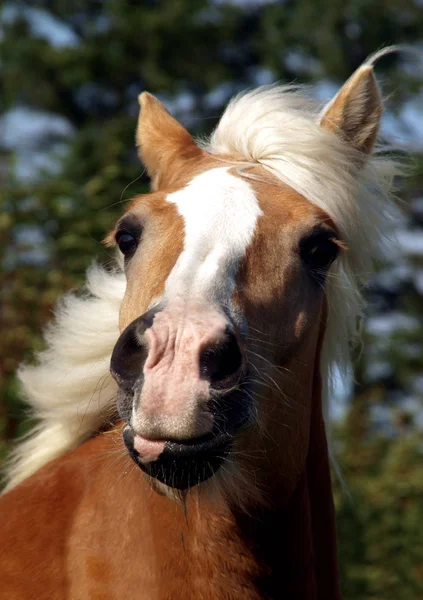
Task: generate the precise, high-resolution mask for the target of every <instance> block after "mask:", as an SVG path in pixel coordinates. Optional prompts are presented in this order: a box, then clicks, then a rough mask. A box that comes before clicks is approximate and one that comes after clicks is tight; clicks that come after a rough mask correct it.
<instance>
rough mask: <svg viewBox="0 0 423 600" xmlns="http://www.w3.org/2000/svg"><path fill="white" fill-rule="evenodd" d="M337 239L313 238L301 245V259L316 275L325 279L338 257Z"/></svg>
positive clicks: (326, 237)
mask: <svg viewBox="0 0 423 600" xmlns="http://www.w3.org/2000/svg"><path fill="white" fill-rule="evenodd" d="M338 252H339V247H338V246H337V244H336V241H335V238H333V237H328V236H327V235H325V236H312V237H311V238H310V239H308V240H306V241H305V242H303V244H302V245H301V258H302V259H303V261H304V262H305V264H306V265H307V267H308V268H309V269H310V270H311V271H312V272H313V274H314V275H316V276H318V277H320V278H324V275H325V272H326V271H327V270H328V269H329V267H330V265H331V264H332V263H333V261H334V260H335V259H336V257H337V256H338Z"/></svg>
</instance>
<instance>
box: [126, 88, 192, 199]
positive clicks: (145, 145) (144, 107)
mask: <svg viewBox="0 0 423 600" xmlns="http://www.w3.org/2000/svg"><path fill="white" fill-rule="evenodd" d="M138 101H139V103H140V114H139V118H138V127H137V134H136V143H137V147H138V155H139V157H140V159H141V160H142V162H143V163H144V166H145V168H146V169H147V172H148V174H149V176H150V178H151V183H152V188H153V189H154V190H157V189H158V188H159V187H163V186H165V185H166V184H168V183H169V181H170V178H171V173H172V171H175V165H176V168H177V163H178V162H179V161H180V160H181V159H182V160H189V159H192V158H195V157H198V156H200V155H201V154H202V150H201V149H200V148H199V147H198V146H197V144H196V143H195V142H194V140H193V138H192V137H191V135H190V134H189V133H188V131H187V130H186V129H185V128H184V127H182V125H181V124H180V123H179V122H178V121H177V120H176V119H174V118H173V117H172V115H170V114H169V112H168V111H167V110H166V108H165V107H164V106H163V104H162V103H161V102H160V101H159V100H157V98H155V97H154V96H152V95H151V94H148V93H147V92H143V93H142V94H140V96H139V97H138Z"/></svg>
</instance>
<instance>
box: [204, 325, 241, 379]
mask: <svg viewBox="0 0 423 600" xmlns="http://www.w3.org/2000/svg"><path fill="white" fill-rule="evenodd" d="M242 362H243V359H242V353H241V349H240V347H239V344H238V340H237V338H236V337H235V335H234V334H233V333H232V332H227V333H226V337H225V338H224V339H223V340H222V341H221V342H219V343H218V344H216V345H213V346H210V347H209V348H206V349H205V350H204V351H203V352H202V353H201V356H200V374H201V375H202V376H203V377H205V378H207V379H209V380H210V382H211V385H212V386H213V387H216V388H219V387H232V386H233V385H234V383H236V382H234V381H233V379H234V376H235V375H238V373H239V371H240V369H241V367H242Z"/></svg>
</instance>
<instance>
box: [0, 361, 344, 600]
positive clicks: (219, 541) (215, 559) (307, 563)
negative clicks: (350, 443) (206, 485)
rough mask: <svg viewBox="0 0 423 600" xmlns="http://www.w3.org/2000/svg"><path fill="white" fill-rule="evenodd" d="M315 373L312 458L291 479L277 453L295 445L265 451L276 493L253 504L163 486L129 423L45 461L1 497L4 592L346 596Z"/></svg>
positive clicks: (269, 491) (13, 595)
mask: <svg viewBox="0 0 423 600" xmlns="http://www.w3.org/2000/svg"><path fill="white" fill-rule="evenodd" d="M313 372H314V375H313ZM309 381H310V386H309V393H312V394H313V397H312V398H311V397H309V398H308V399H307V400H308V403H309V404H310V403H312V405H313V408H312V412H311V415H310V413H309V415H308V418H307V419H306V420H305V421H306V422H307V423H308V426H307V430H310V431H311V432H312V433H311V437H310V447H309V450H308V452H307V450H306V451H305V453H304V454H305V455H308V458H307V459H306V462H307V467H306V468H304V467H303V471H302V472H299V473H298V474H297V475H295V477H293V478H292V480H290V481H284V478H283V477H282V478H281V477H279V476H278V477H275V473H278V475H279V474H280V473H281V471H280V468H281V467H282V465H274V464H273V459H274V454H273V452H276V451H277V452H278V454H279V455H281V456H282V457H283V455H284V454H287V455H291V452H290V450H291V451H292V450H294V448H291V449H289V447H288V446H285V447H284V448H282V449H281V448H276V447H275V448H274V451H273V452H272V453H271V454H270V455H269V456H267V457H264V459H263V463H264V464H265V463H267V468H266V469H265V471H264V473H263V471H262V470H261V469H260V471H261V472H259V473H258V475H259V476H260V477H261V478H262V479H263V481H262V486H263V487H265V488H266V489H265V490H264V491H265V493H266V495H267V496H268V497H269V500H270V503H269V504H268V505H265V506H255V507H251V508H250V511H249V513H248V514H246V513H245V512H244V511H241V510H239V509H237V508H236V507H231V506H229V505H228V504H227V503H226V502H222V501H221V502H219V503H213V502H211V501H209V500H208V498H207V496H203V495H202V494H201V490H200V491H198V490H196V489H194V490H192V491H191V492H190V493H189V494H188V496H187V498H186V504H185V507H184V506H183V504H181V503H178V502H175V501H172V500H170V499H169V498H167V497H165V496H160V495H158V494H156V493H155V492H153V491H152V490H151V488H150V487H149V484H148V482H147V481H146V479H145V477H144V476H143V475H142V474H141V472H140V471H139V470H138V469H137V467H136V466H135V465H134V464H133V463H132V461H131V459H130V458H129V457H128V456H127V455H126V453H124V452H123V450H122V446H121V440H120V430H119V428H117V429H115V430H113V431H111V432H109V433H105V434H102V435H99V436H97V437H95V438H94V439H92V440H91V441H89V442H87V443H85V444H84V445H83V446H81V447H80V448H78V449H77V450H75V451H74V452H72V453H70V454H68V455H67V456H65V457H63V458H61V459H58V460H56V461H54V462H52V463H50V464H49V465H47V466H46V467H44V468H43V469H42V470H41V471H40V472H39V473H37V474H36V475H34V476H33V477H31V478H30V479H28V480H27V481H26V482H24V483H23V484H21V485H20V486H19V487H18V488H17V489H15V490H13V491H11V492H9V493H8V494H6V495H5V496H4V497H3V498H1V499H0V510H1V514H2V515H3V516H5V515H7V518H6V519H4V522H3V525H2V529H1V532H0V539H1V542H0V547H1V549H2V556H1V559H0V564H1V568H2V590H3V592H2V593H3V594H5V596H4V597H5V598H6V597H7V598H8V599H11V600H20V599H22V600H29V599H31V598H34V599H37V600H43V599H46V600H47V599H48V600H54V599H56V598H57V599H58V600H59V599H62V598H69V599H70V600H72V599H75V600H79V599H82V598H91V599H98V600H100V599H103V598H104V599H108V600H109V599H110V600H113V599H120V598H122V597H127V598H134V599H135V598H140V599H143V600H144V599H145V600H150V599H151V600H153V599H156V598H157V599H160V600H162V599H163V600H164V599H169V600H170V599H172V600H178V599H179V598H180V599H181V600H182V599H183V600H185V599H186V598H190V599H191V598H192V599H198V600H207V599H210V600H212V599H213V600H214V599H217V598H219V599H220V598H222V599H223V598H228V599H234V600H235V599H238V598H245V599H251V600H252V599H257V600H258V599H260V598H269V599H270V598H271V599H275V598H287V599H289V600H291V599H292V598H296V599H298V600H301V599H307V600H308V599H314V598H316V599H321V600H323V599H325V600H326V599H327V598H331V599H332V598H333V599H334V600H335V599H336V598H338V597H339V592H338V589H337V571H336V552H335V544H334V535H333V531H334V520H333V503H332V499H331V492H330V476H329V468H328V462H327V451H326V439H325V434H324V428H323V423H322V417H321V406H320V395H319V389H318V385H319V375H318V372H317V370H316V368H315V365H314V364H313V362H312V364H311V368H310V373H309ZM313 386H314V390H313V391H312V388H313ZM316 386H317V388H316ZM303 401H305V398H304V399H303ZM297 417H298V415H297ZM291 441H292V442H294V440H291ZM297 443H298V440H297ZM305 446H306V447H307V446H308V444H307V442H306V443H305ZM291 456H292V455H291ZM316 461H317V462H318V464H317V465H316V464H314V463H316ZM279 462H282V463H283V462H288V464H289V463H290V459H289V457H288V458H287V459H285V460H283V459H282V461H279ZM303 464H305V461H304V463H303ZM316 469H317V470H316ZM266 471H268V473H266ZM272 474H273V479H272V478H271V475H272ZM264 475H265V476H264ZM264 479H267V483H266V482H265V481H264ZM296 479H298V482H297V481H296ZM269 484H270V485H269ZM292 487H294V488H295V489H294V491H293V492H292V489H291V488H292Z"/></svg>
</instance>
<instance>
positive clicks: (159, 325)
mask: <svg viewBox="0 0 423 600" xmlns="http://www.w3.org/2000/svg"><path fill="white" fill-rule="evenodd" d="M226 327H227V320H226V318H225V317H224V316H223V315H222V314H221V313H219V312H218V311H217V310H216V309H214V308H211V307H210V308H205V307H204V306H196V305H194V306H192V305H191V306H188V305H186V304H185V305H182V306H178V305H176V306H172V305H169V306H168V307H167V308H166V309H165V310H163V311H160V312H157V313H156V315H155V317H154V321H153V324H152V326H151V327H150V328H148V329H147V330H146V331H145V333H144V334H143V339H142V340H139V342H140V343H143V344H147V347H148V354H147V358H146V361H145V364H144V368H143V376H144V380H143V385H142V390H141V394H140V397H139V399H138V401H135V402H134V407H133V411H132V418H131V426H132V428H133V430H134V432H135V434H137V435H136V438H137V441H136V443H137V445H138V446H139V449H138V448H137V451H138V452H139V454H140V456H144V457H145V458H146V459H147V457H148V456H152V455H153V454H157V452H158V450H159V446H158V444H160V443H161V442H160V441H159V440H173V441H189V440H192V439H195V438H200V437H202V436H204V435H206V434H208V433H209V432H210V431H211V429H212V427H213V415H212V414H211V412H210V411H209V409H208V406H207V403H208V401H209V399H210V381H209V380H208V379H207V378H205V377H204V376H202V374H201V372H200V357H201V354H202V352H203V351H204V350H205V349H207V348H209V347H211V346H213V345H216V344H218V343H219V342H220V341H221V340H222V339H223V338H224V336H225V330H226Z"/></svg>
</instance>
